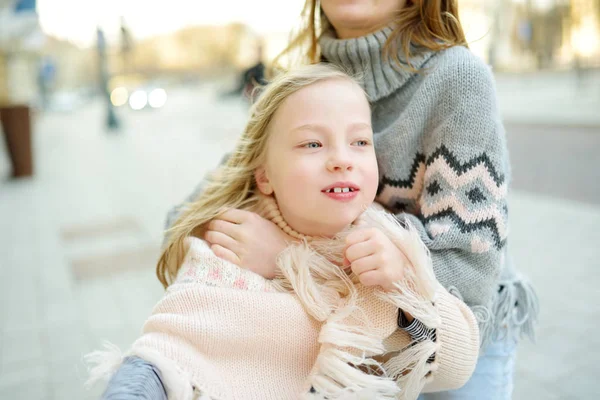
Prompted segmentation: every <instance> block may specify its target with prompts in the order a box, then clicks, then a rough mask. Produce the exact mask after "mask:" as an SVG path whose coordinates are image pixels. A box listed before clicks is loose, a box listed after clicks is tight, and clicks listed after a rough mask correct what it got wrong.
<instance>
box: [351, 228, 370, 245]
mask: <svg viewBox="0 0 600 400" xmlns="http://www.w3.org/2000/svg"><path fill="white" fill-rule="evenodd" d="M373 234H374V231H373V229H370V228H369V229H356V230H354V231H353V232H350V234H348V236H346V245H348V246H351V245H353V244H356V243H360V242H364V241H366V240H369V239H370V238H371V237H372V236H373Z"/></svg>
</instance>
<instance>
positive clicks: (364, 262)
mask: <svg viewBox="0 0 600 400" xmlns="http://www.w3.org/2000/svg"><path fill="white" fill-rule="evenodd" d="M351 267H352V272H354V274H355V275H357V276H360V275H361V274H363V273H365V272H368V271H375V270H377V267H378V259H377V258H376V256H375V255H371V256H368V257H363V258H361V259H358V260H356V261H354V262H352V263H351Z"/></svg>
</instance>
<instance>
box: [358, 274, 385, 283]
mask: <svg viewBox="0 0 600 400" xmlns="http://www.w3.org/2000/svg"><path fill="white" fill-rule="evenodd" d="M358 279H359V280H360V283H362V284H363V285H364V286H381V287H383V283H384V282H383V275H382V274H381V273H380V272H379V271H377V270H371V271H367V272H363V273H362V274H360V275H358Z"/></svg>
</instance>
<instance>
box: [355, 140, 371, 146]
mask: <svg viewBox="0 0 600 400" xmlns="http://www.w3.org/2000/svg"><path fill="white" fill-rule="evenodd" d="M354 143H356V144H357V145H358V146H361V147H363V146H368V145H369V141H368V140H357V141H356V142H354Z"/></svg>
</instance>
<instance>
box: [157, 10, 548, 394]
mask: <svg viewBox="0 0 600 400" xmlns="http://www.w3.org/2000/svg"><path fill="white" fill-rule="evenodd" d="M302 22H303V26H302V29H300V31H299V32H298V35H297V36H295V37H294V38H293V39H292V40H291V42H290V45H289V48H288V49H287V50H286V51H285V52H284V54H285V55H286V56H287V55H289V56H291V57H289V58H290V59H292V60H296V61H298V62H300V63H315V62H319V61H327V62H329V63H332V64H335V65H338V66H340V67H342V68H344V70H347V71H350V72H352V73H356V74H359V75H361V76H362V77H363V82H362V86H363V88H364V89H365V91H366V92H367V94H368V96H369V100H370V102H371V110H372V122H373V132H374V135H373V139H374V146H375V150H376V155H377V161H378V164H379V190H378V195H377V198H376V200H377V201H378V202H379V203H381V204H382V205H383V206H385V207H386V208H387V209H389V210H391V211H392V212H393V213H394V215H395V216H396V218H397V219H398V221H401V222H406V221H410V222H411V223H412V225H413V226H414V227H415V228H416V229H417V230H418V231H419V234H420V236H421V238H422V240H423V242H424V243H425V245H426V246H427V248H428V249H429V250H430V253H431V258H432V261H433V268H434V271H435V275H436V277H437V278H438V280H439V281H440V283H441V284H442V285H443V286H444V287H445V288H446V289H447V290H450V291H451V292H452V293H454V294H456V295H457V296H460V297H461V298H462V299H463V300H464V301H465V303H466V304H467V305H469V306H470V307H471V309H472V310H473V312H474V313H475V315H476V316H477V318H478V321H479V325H480V330H481V337H482V342H483V344H484V347H483V351H482V355H481V359H480V361H479V362H478V365H477V368H476V370H475V373H474V374H473V377H472V379H471V380H470V381H469V382H468V383H467V384H466V385H465V386H464V387H463V388H461V389H460V390H458V391H453V392H448V393H443V394H436V395H426V396H424V398H425V399H427V400H431V399H433V398H435V399H465V398H476V399H479V398H485V399H510V398H512V388H513V367H514V360H515V354H516V346H517V341H518V339H519V338H520V337H521V336H523V335H529V336H533V326H534V322H535V320H536V316H537V313H538V303H537V298H536V295H535V293H534V290H533V288H532V286H531V284H530V283H529V282H528V280H527V279H526V278H525V277H523V276H522V274H520V273H519V271H518V270H517V268H516V266H515V265H514V264H513V263H512V260H511V257H510V252H509V251H508V245H507V243H508V232H509V229H508V207H507V193H508V184H509V181H510V164H509V157H508V152H507V148H506V138H505V133H504V128H503V126H502V121H501V118H500V115H499V112H498V107H497V104H496V103H497V102H496V93H495V87H494V80H493V76H492V74H491V73H490V70H489V68H488V66H487V65H485V64H484V63H483V62H482V61H481V60H480V59H479V58H477V57H476V56H475V55H473V54H472V53H471V52H470V51H469V49H468V48H467V44H466V41H465V36H464V33H463V29H462V26H461V24H460V20H459V14H458V1H457V0H378V1H374V0H357V1H343V0H320V1H317V0H307V1H306V5H305V9H304V13H303V21H302ZM298 53H299V55H300V57H299V58H298V57H294V55H296V54H298ZM202 187H203V185H202V184H201V185H200V186H199V187H198V189H197V190H195V191H194V193H192V195H191V196H190V197H189V199H188V200H189V201H193V200H195V199H196V198H197V197H198V194H199V193H200V192H201V191H202ZM181 209H182V208H181V207H177V208H175V209H174V211H173V212H171V213H170V215H169V216H168V219H167V220H168V222H167V225H168V226H170V225H171V224H172V223H173V221H174V219H175V218H176V216H177V215H178V213H179V212H180V210H181ZM218 218H219V219H220V220H223V221H230V220H235V221H237V222H236V224H235V226H233V227H231V226H228V228H230V229H229V231H228V232H229V233H230V234H231V235H233V236H231V235H228V232H225V231H223V230H222V229H220V228H221V227H223V226H224V225H221V224H216V225H215V229H214V230H213V231H212V232H214V233H211V235H210V239H212V241H211V240H209V241H211V243H212V244H213V245H215V246H218V249H219V255H221V256H222V257H225V258H226V259H228V260H230V261H232V262H234V263H237V264H238V265H243V266H244V267H245V268H249V269H251V270H253V271H256V272H258V273H260V274H262V275H263V276H265V277H272V276H273V274H274V271H275V270H276V264H275V259H276V255H277V254H278V253H279V252H280V251H281V249H282V248H283V247H284V246H285V245H284V243H283V240H282V238H281V233H280V231H279V230H278V229H275V227H274V226H273V224H271V223H270V222H269V221H268V220H266V219H264V218H259V217H258V216H257V215H255V214H251V213H250V212H248V211H244V210H232V211H229V212H225V213H223V214H221V215H220V216H219V217H218ZM232 228H233V229H232ZM259 229H260V230H261V231H262V232H263V233H262V234H261V235H260V236H256V235H252V232H256V231H257V230H259ZM442 346H443V344H442Z"/></svg>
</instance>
